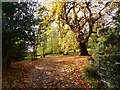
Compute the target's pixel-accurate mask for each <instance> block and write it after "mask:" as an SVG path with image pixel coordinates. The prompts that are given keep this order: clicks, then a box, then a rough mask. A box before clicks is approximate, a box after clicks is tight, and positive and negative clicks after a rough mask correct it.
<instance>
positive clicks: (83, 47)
mask: <svg viewBox="0 0 120 90" xmlns="http://www.w3.org/2000/svg"><path fill="white" fill-rule="evenodd" d="M79 47H80V52H81V53H80V55H81V56H90V55H89V54H88V51H87V47H86V44H85V43H80V44H79Z"/></svg>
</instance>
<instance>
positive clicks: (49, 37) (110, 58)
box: [2, 0, 120, 89]
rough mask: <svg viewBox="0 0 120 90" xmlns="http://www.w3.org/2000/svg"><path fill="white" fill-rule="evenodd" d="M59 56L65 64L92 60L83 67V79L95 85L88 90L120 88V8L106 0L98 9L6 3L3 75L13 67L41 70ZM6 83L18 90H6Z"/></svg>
mask: <svg viewBox="0 0 120 90" xmlns="http://www.w3.org/2000/svg"><path fill="white" fill-rule="evenodd" d="M73 54H75V56H74V55H73ZM58 55H59V56H60V57H58ZM72 55H73V56H72ZM55 56H56V57H58V58H60V59H61V56H62V57H63V59H64V61H66V60H68V59H65V58H66V57H68V58H69V57H72V58H74V59H73V61H71V63H72V62H74V60H76V59H75V57H76V56H77V57H79V60H81V58H82V57H85V58H87V60H88V61H86V59H85V61H84V62H87V63H88V64H87V65H83V64H84V63H83V64H81V66H82V65H83V66H82V67H81V68H82V69H81V70H82V74H81V75H82V76H81V78H82V79H83V80H84V81H90V82H89V83H93V81H94V82H95V84H94V85H93V84H90V85H92V87H88V86H86V87H85V86H84V88H101V89H102V88H107V89H108V88H120V66H119V65H120V63H119V62H120V61H119V60H120V3H119V2H107V0H106V1H104V2H94V3H93V2H74V1H71V2H66V1H64V2H59V1H56V2H48V3H43V2H20V3H18V2H3V3H2V70H3V75H4V74H6V75H7V73H8V72H10V69H11V68H12V67H13V66H14V64H13V63H17V62H27V61H29V60H30V63H33V64H34V65H37V63H35V62H39V61H40V60H41V59H42V60H46V59H47V58H48V59H50V60H51V61H52V60H54V61H55V60H57V59H56V58H54V57H55ZM88 57H89V58H88ZM70 60H71V59H70V58H69V61H70ZM46 62H47V61H46ZM39 63H40V62H39ZM51 65H52V63H51ZM53 66H54V65H53ZM16 67H17V66H16ZM46 67H47V66H46ZM27 68H28V67H27ZM32 68H33V67H32ZM73 68H74V67H73ZM28 69H29V68H28ZM30 70H31V69H30ZM28 71H29V70H28ZM11 72H12V69H11ZM20 72H22V70H21V71H20ZM73 72H75V71H73ZM12 73H14V72H12ZM28 73H30V72H28ZM16 75H17V74H16ZM18 75H19V74H18ZM40 75H41V74H40ZM72 75H73V74H72ZM78 75H79V74H78ZM4 78H6V77H5V76H3V88H15V87H14V86H12V84H15V83H14V81H13V83H12V84H10V86H9V83H7V85H8V87H7V86H6V85H5V82H6V81H4V80H5V79H4ZM12 79H13V78H12ZM96 82H97V83H96ZM86 85H87V84H86ZM38 86H39V85H38ZM53 86H54V88H58V87H57V86H55V85H53ZM78 87H79V86H78ZM18 88H21V87H20V86H18ZM22 88H25V87H24V86H23V87H22ZM31 88H34V87H31ZM38 88H41V86H40V87H38ZM42 88H44V87H42ZM46 88H49V86H47V87H46ZM59 88H61V87H59ZM68 88H71V87H68ZM72 88H74V87H72ZM82 88H83V87H82Z"/></svg>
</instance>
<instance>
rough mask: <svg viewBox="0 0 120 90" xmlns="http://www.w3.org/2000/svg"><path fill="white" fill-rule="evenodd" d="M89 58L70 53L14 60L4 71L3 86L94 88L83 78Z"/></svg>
mask: <svg viewBox="0 0 120 90" xmlns="http://www.w3.org/2000/svg"><path fill="white" fill-rule="evenodd" d="M89 58H90V57H89V56H77V53H70V54H69V55H58V56H56V55H52V56H49V57H44V58H40V59H37V60H34V61H31V60H26V61H19V62H14V63H12V65H11V66H12V67H11V68H10V69H8V71H6V72H3V88H92V86H91V84H90V82H89V81H86V80H83V79H82V67H84V66H85V65H87V64H88V60H89ZM93 83H97V80H96V81H93Z"/></svg>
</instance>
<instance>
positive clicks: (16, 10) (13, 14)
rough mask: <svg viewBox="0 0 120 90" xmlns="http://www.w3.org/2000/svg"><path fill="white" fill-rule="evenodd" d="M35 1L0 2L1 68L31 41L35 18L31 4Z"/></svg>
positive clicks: (7, 64) (7, 65)
mask: <svg viewBox="0 0 120 90" xmlns="http://www.w3.org/2000/svg"><path fill="white" fill-rule="evenodd" d="M34 4H35V3H29V2H27V3H23V2H21V3H17V2H3V3H2V17H3V20H2V27H3V28H2V29H3V30H2V48H3V49H2V58H3V68H6V67H9V66H10V64H11V60H13V59H14V58H15V57H16V58H18V57H17V56H19V55H20V54H23V52H21V50H22V51H24V52H25V50H26V49H27V45H28V44H29V43H30V42H31V41H33V40H32V37H33V33H32V32H33V29H32V26H33V25H35V19H34V15H33V7H34V6H33V5H34Z"/></svg>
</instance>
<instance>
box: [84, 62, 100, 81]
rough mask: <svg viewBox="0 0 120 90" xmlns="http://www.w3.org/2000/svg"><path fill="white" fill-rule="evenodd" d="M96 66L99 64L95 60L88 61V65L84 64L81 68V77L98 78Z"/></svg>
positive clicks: (93, 79) (92, 79) (90, 79)
mask: <svg viewBox="0 0 120 90" xmlns="http://www.w3.org/2000/svg"><path fill="white" fill-rule="evenodd" d="M98 67H99V64H98V63H97V62H95V61H92V62H91V61H90V62H89V64H88V65H86V66H84V67H83V69H82V72H83V79H85V80H89V81H95V80H98Z"/></svg>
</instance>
